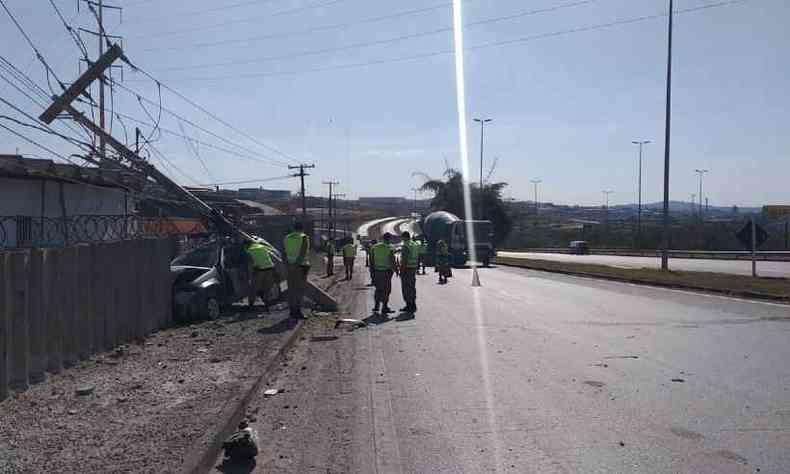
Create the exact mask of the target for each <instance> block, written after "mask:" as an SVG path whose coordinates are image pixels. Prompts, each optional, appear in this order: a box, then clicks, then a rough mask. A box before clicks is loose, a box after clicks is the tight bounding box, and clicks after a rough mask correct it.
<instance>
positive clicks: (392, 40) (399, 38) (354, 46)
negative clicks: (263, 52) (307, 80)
mask: <svg viewBox="0 0 790 474" xmlns="http://www.w3.org/2000/svg"><path fill="white" fill-rule="evenodd" d="M596 1H598V0H581V1H577V2H572V3H566V4H562V5H556V6H554V7H549V8H539V9H532V10H526V11H522V12H519V13H515V14H511V15H506V16H500V17H495V18H488V19H485V20H479V21H474V22H471V23H467V24H465V25H464V28H471V27H475V26H479V25H486V24H490V23H496V22H500V21H507V20H513V19H516V18H523V17H525V16H531V15H537V14H540V13H548V12H554V11H558V10H562V9H566V8H571V7H577V6H580V5H587V4H590V3H594V2H596ZM452 31H453V28H452V27H443V28H438V29H434V30H428V31H421V32H417V33H412V34H408V35H402V36H397V37H394V38H387V39H382V40H376V41H365V42H360V43H353V44H350V45H346V46H341V47H336V48H324V49H318V50H312V51H304V52H301V53H296V54H286V55H280V56H269V57H263V58H256V59H247V60H244V61H228V62H224V63H212V64H198V65H192V66H177V67H169V68H164V69H162V71H179V70H188V69H201V68H207V67H220V66H222V67H224V66H237V65H241V64H255V63H260V62H266V61H275V60H281V59H292V58H298V57H304V56H315V55H319V54H325V53H333V52H339V51H347V50H350V49H358V48H365V47H370V46H377V45H382V44H390V43H397V42H400V41H405V40H409V39H414V38H421V37H423V36H432V35H437V34H440V33H449V32H452Z"/></svg>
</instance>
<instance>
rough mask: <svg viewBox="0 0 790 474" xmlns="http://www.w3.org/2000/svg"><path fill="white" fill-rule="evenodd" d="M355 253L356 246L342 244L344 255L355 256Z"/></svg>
mask: <svg viewBox="0 0 790 474" xmlns="http://www.w3.org/2000/svg"><path fill="white" fill-rule="evenodd" d="M356 255H357V246H356V245H354V244H351V243H349V244H346V245H344V246H343V256H344V257H355V256H356Z"/></svg>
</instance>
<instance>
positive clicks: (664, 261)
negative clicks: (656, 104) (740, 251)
mask: <svg viewBox="0 0 790 474" xmlns="http://www.w3.org/2000/svg"><path fill="white" fill-rule="evenodd" d="M673 8H674V7H673V2H672V0H669V25H668V28H667V97H666V98H667V106H666V113H665V116H664V120H665V123H664V223H663V224H664V225H663V227H664V232H663V234H664V235H663V238H662V241H663V242H662V243H661V247H662V248H661V270H664V271H667V270H669V142H670V135H671V132H670V129H671V116H672V16H673V14H674V12H673Z"/></svg>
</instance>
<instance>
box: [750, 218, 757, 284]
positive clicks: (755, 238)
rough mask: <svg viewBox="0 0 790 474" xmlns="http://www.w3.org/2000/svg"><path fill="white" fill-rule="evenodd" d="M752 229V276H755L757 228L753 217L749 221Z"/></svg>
mask: <svg viewBox="0 0 790 474" xmlns="http://www.w3.org/2000/svg"><path fill="white" fill-rule="evenodd" d="M751 224H752V225H751V227H752V276H753V277H756V276H757V226H756V225H755V224H754V216H752V220H751Z"/></svg>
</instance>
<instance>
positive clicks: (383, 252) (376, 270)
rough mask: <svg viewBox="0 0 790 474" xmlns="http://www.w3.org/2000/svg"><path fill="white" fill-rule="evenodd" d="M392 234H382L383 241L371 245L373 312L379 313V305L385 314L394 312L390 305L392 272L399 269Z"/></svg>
mask: <svg viewBox="0 0 790 474" xmlns="http://www.w3.org/2000/svg"><path fill="white" fill-rule="evenodd" d="M391 240H392V235H391V234H390V233H389V232H387V233H385V234H384V235H383V236H382V242H379V243H377V244H376V245H373V246H372V247H370V256H371V264H372V266H373V285H374V286H375V287H376V291H375V292H374V293H373V299H374V305H373V312H374V313H378V311H379V307H381V312H382V313H383V314H388V313H392V312H394V311H392V310H391V309H390V307H389V300H390V293H391V292H392V274H393V273H394V272H397V271H398V265H397V264H396V262H395V252H394V251H393V249H392V246H391V245H390V241H391Z"/></svg>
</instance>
